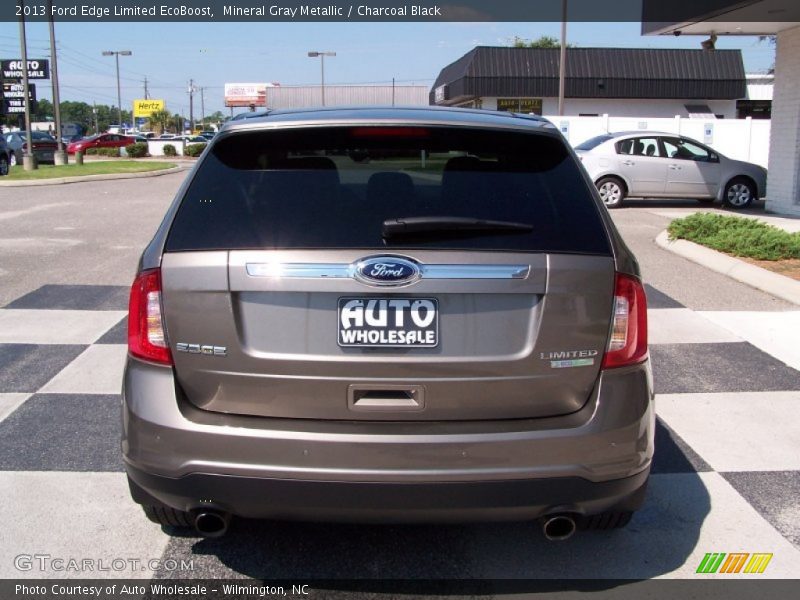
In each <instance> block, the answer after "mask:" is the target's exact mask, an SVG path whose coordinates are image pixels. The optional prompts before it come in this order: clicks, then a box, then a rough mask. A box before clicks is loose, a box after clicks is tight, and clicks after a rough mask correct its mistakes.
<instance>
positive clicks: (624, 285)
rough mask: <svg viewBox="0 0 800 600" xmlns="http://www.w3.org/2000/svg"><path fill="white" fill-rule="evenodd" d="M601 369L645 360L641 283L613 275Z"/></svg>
mask: <svg viewBox="0 0 800 600" xmlns="http://www.w3.org/2000/svg"><path fill="white" fill-rule="evenodd" d="M613 317H614V318H613V323H612V327H611V337H610V338H609V340H608V348H607V349H606V354H605V356H604V357H603V368H604V369H611V368H614V367H624V366H627V365H635V364H637V363H640V362H642V361H644V360H646V359H647V298H646V297H645V294H644V286H642V283H641V281H639V280H638V279H637V278H635V277H631V276H630V275H623V274H622V273H617V275H616V279H615V281H614V316H613Z"/></svg>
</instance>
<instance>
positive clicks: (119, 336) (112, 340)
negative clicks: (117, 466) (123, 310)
mask: <svg viewBox="0 0 800 600" xmlns="http://www.w3.org/2000/svg"><path fill="white" fill-rule="evenodd" d="M127 343H128V317H123V318H122V319H121V320H120V322H119V323H117V324H116V325H114V327H112V328H111V329H109V330H108V331H106V332H105V333H104V334H103V335H102V336H101V337H100V339H99V340H97V341H96V342H95V344H127Z"/></svg>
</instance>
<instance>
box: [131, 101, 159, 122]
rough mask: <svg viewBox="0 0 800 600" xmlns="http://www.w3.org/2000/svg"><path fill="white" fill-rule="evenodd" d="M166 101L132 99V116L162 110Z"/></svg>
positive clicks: (148, 114) (144, 115) (142, 115)
mask: <svg viewBox="0 0 800 600" xmlns="http://www.w3.org/2000/svg"><path fill="white" fill-rule="evenodd" d="M165 106H166V103H165V102H164V101H163V100H146V99H145V100H134V101H133V116H134V118H136V117H149V116H150V115H152V114H153V113H154V112H156V111H159V110H164V107H165Z"/></svg>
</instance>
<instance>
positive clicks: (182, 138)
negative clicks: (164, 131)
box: [173, 135, 208, 145]
mask: <svg viewBox="0 0 800 600" xmlns="http://www.w3.org/2000/svg"><path fill="white" fill-rule="evenodd" d="M173 139H174V140H175V141H176V142H185V143H186V144H187V145H188V144H207V143H208V140H207V139H206V138H204V137H202V136H200V135H179V136H175V137H174V138H173Z"/></svg>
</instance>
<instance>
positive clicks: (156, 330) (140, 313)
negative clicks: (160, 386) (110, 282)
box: [128, 269, 172, 365]
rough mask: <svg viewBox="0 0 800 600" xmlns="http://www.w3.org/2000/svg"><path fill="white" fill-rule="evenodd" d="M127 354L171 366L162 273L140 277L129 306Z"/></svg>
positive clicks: (148, 273)
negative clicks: (165, 325) (162, 306)
mask: <svg viewBox="0 0 800 600" xmlns="http://www.w3.org/2000/svg"><path fill="white" fill-rule="evenodd" d="M128 352H130V354H131V355H132V356H135V357H136V358H141V359H142V360H146V361H149V362H154V363H159V364H162V365H171V364H172V354H171V353H170V351H169V346H168V344H167V339H166V335H165V334H164V321H163V318H162V313H161V270H160V269H152V270H150V271H143V272H141V273H139V275H138V276H137V277H136V279H135V280H134V282H133V285H132V286H131V296H130V303H129V305H128Z"/></svg>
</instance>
